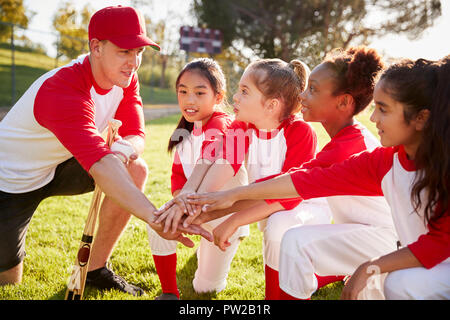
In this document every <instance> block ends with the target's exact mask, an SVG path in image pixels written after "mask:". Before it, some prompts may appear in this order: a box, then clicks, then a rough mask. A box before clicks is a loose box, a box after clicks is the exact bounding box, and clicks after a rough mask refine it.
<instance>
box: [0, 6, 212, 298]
mask: <svg viewBox="0 0 450 320" xmlns="http://www.w3.org/2000/svg"><path fill="white" fill-rule="evenodd" d="M146 46H150V47H152V48H154V49H156V50H159V49H160V48H159V46H158V45H157V44H156V43H155V42H154V41H152V40H151V39H150V38H149V37H147V34H146V28H145V22H144V19H143V17H142V15H141V14H140V13H139V12H138V11H137V10H135V9H134V8H131V7H122V6H114V7H107V8H104V9H101V10H99V11H97V12H96V13H95V14H94V15H93V16H92V18H91V21H90V23H89V47H90V53H89V54H86V55H83V56H80V57H79V58H78V59H76V60H73V61H72V62H71V63H69V64H68V65H66V66H64V67H61V68H57V69H55V70H52V71H49V72H48V73H46V74H44V75H43V76H41V77H40V78H39V79H38V80H36V81H35V82H34V83H33V84H32V85H31V87H30V88H29V89H28V90H27V91H26V92H25V94H24V95H23V96H22V97H21V99H20V100H19V101H18V102H17V103H16V104H15V105H14V107H13V108H12V109H11V110H10V112H9V113H8V114H7V115H6V117H5V118H4V119H3V121H2V122H1V123H0V145H1V148H0V159H1V162H0V285H2V284H11V283H20V282H21V279H22V270H23V259H24V257H25V236H26V232H27V228H28V225H29V222H30V220H31V217H32V215H33V213H34V211H35V210H36V208H37V207H38V205H39V203H40V202H41V201H42V200H43V199H45V198H47V197H50V196H54V195H72V194H81V193H85V192H89V191H92V190H93V187H94V181H95V183H96V184H98V185H99V187H100V188H101V190H102V191H103V192H104V193H105V195H106V197H105V199H104V201H103V203H102V206H101V209H100V213H99V226H98V230H97V234H96V236H95V238H94V243H93V246H92V250H91V259H90V264H89V270H90V272H88V276H87V284H90V285H92V286H95V287H98V288H101V289H103V288H105V289H110V288H115V289H119V290H121V291H124V292H128V293H131V294H133V295H141V294H142V293H143V290H142V289H140V288H139V287H137V286H134V285H131V284H128V283H127V282H126V281H125V280H124V279H122V278H121V277H119V276H118V275H116V274H114V272H113V271H112V270H110V269H108V268H107V267H106V264H107V261H108V259H109V257H110V256H111V253H112V250H113V248H114V246H115V244H116V242H117V240H118V239H119V237H120V235H121V233H122V231H123V230H124V228H125V226H126V225H127V223H128V221H129V219H130V213H131V214H133V215H134V216H136V217H138V218H140V219H142V220H143V221H145V222H146V223H149V224H150V225H151V226H152V227H153V228H155V230H157V231H160V230H161V229H159V226H158V225H156V224H154V223H153V221H154V215H153V212H154V211H155V210H156V208H155V207H154V206H153V204H152V203H150V201H149V200H148V199H147V198H146V196H145V195H144V194H143V192H142V191H143V189H144V185H145V182H146V178H147V165H146V163H145V161H144V160H142V159H141V158H140V157H139V156H140V155H141V154H142V152H143V149H144V137H145V134H144V116H143V110H142V100H141V97H140V95H139V82H138V78H137V70H138V68H139V66H140V64H141V59H142V53H143V51H144V49H145V47H146ZM112 118H115V119H118V120H120V121H121V122H122V126H121V127H120V129H119V136H120V137H119V140H118V141H116V142H115V143H114V144H113V145H112V146H111V149H110V148H109V147H108V146H107V145H106V144H105V141H104V139H103V138H102V136H101V133H102V132H104V131H105V129H107V124H108V120H110V119H112ZM187 231H190V232H192V233H199V234H201V233H202V232H203V230H201V229H198V228H197V229H191V230H187ZM162 235H163V236H164V237H167V238H172V239H173V238H175V239H177V240H179V241H180V242H182V243H184V244H186V245H193V243H192V241H190V239H188V238H186V237H184V236H183V235H182V234H181V232H179V233H177V234H175V235H173V234H162Z"/></svg>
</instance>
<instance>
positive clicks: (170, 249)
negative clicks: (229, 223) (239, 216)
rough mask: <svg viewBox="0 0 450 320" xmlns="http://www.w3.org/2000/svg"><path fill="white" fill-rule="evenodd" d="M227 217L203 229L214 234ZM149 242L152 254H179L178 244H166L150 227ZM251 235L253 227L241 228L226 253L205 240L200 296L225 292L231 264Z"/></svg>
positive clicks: (202, 242) (195, 282)
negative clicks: (242, 241) (240, 246)
mask: <svg viewBox="0 0 450 320" xmlns="http://www.w3.org/2000/svg"><path fill="white" fill-rule="evenodd" d="M228 217H229V216H225V217H222V218H219V219H216V220H213V221H209V222H207V223H205V224H203V225H202V226H203V227H204V228H205V229H206V230H208V231H210V232H212V230H213V229H214V228H215V227H216V226H218V225H219V224H220V223H222V222H223V221H224V220H226V219H227V218H228ZM147 233H148V239H149V243H150V248H151V251H152V254H154V255H160V256H166V255H170V254H174V253H176V249H177V241H175V240H166V239H164V238H162V237H161V236H159V235H158V233H156V232H155V231H154V230H153V229H152V228H150V227H149V226H148V225H147ZM249 233H250V228H249V226H242V227H240V228H239V229H238V230H237V231H236V232H235V233H234V234H233V236H232V237H231V238H230V240H229V241H230V243H231V246H230V247H228V248H227V250H226V251H225V252H223V251H221V250H220V249H219V248H218V247H216V245H214V243H213V242H209V241H208V240H205V239H203V238H202V239H201V240H200V245H199V247H198V249H197V265H198V267H197V271H196V272H195V276H194V280H193V286H194V290H195V291H196V292H197V293H202V292H210V291H216V292H220V291H222V290H223V289H225V287H226V284H227V277H228V271H229V270H230V266H231V262H232V260H233V258H234V255H235V253H236V251H237V249H238V247H239V243H240V241H241V238H242V237H245V236H248V235H249Z"/></svg>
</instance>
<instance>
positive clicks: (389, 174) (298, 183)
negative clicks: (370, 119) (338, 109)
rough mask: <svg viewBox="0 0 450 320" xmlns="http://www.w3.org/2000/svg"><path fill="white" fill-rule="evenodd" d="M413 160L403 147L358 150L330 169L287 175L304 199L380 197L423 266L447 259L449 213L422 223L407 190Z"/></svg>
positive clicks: (449, 253)
mask: <svg viewBox="0 0 450 320" xmlns="http://www.w3.org/2000/svg"><path fill="white" fill-rule="evenodd" d="M416 173H417V172H416V168H415V164H414V161H411V160H409V159H408V158H407V155H406V153H405V150H404V148H403V146H399V147H391V148H383V147H379V148H376V149H374V150H373V151H372V152H368V151H366V152H362V153H360V154H358V155H355V156H352V157H350V158H349V159H347V160H345V161H343V162H340V163H336V164H334V165H332V166H331V167H329V168H318V167H316V168H312V169H299V170H296V171H293V172H291V173H290V175H291V178H292V182H293V183H294V185H295V188H296V189H297V191H298V194H299V195H300V196H301V197H302V198H303V199H310V198H314V197H329V196H340V195H360V196H381V195H382V196H384V197H385V198H386V200H387V202H388V204H389V206H390V209H391V214H392V218H393V221H394V225H395V229H396V231H397V234H398V236H399V239H400V242H401V244H402V245H403V246H408V248H409V249H410V250H411V251H412V253H413V254H414V255H415V256H416V258H417V259H418V260H419V261H420V262H421V263H422V264H423V265H424V267H426V268H432V267H433V266H435V265H436V264H438V263H441V262H442V261H444V260H447V261H450V258H449V256H450V212H449V211H447V212H446V213H445V214H444V215H443V216H442V217H440V218H439V219H437V220H435V221H434V223H432V224H426V223H425V222H424V215H423V210H419V212H418V213H417V212H415V210H414V208H413V203H412V201H411V189H412V186H413V184H414V179H415V177H416Z"/></svg>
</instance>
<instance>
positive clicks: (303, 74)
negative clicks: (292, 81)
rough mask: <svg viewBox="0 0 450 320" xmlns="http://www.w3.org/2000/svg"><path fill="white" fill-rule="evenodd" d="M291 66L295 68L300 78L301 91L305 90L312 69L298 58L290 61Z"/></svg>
mask: <svg viewBox="0 0 450 320" xmlns="http://www.w3.org/2000/svg"><path fill="white" fill-rule="evenodd" d="M289 67H290V68H291V69H292V70H294V72H295V74H296V75H297V77H298V78H299V79H300V91H302V92H303V91H305V89H306V84H307V82H308V78H309V75H310V73H311V70H310V69H309V67H308V66H307V65H306V64H305V63H304V62H302V61H300V60H296V59H294V60H292V61H291V62H289Z"/></svg>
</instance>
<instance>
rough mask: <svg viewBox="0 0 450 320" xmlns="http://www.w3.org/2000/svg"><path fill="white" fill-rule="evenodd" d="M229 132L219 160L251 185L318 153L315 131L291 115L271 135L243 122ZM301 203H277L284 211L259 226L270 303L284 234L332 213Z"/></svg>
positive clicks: (317, 203) (318, 202)
mask: <svg viewBox="0 0 450 320" xmlns="http://www.w3.org/2000/svg"><path fill="white" fill-rule="evenodd" d="M231 129H234V130H233V131H232V132H233V135H231V134H227V137H226V141H225V148H224V151H223V154H222V158H224V159H226V160H227V161H228V162H229V163H230V164H231V165H232V167H233V169H234V171H235V172H237V170H239V168H241V166H244V167H245V168H246V170H247V173H248V180H249V182H250V183H252V182H255V181H258V180H259V179H263V178H265V177H267V176H271V175H274V174H279V173H283V172H287V171H288V170H289V169H291V168H294V167H300V166H301V165H302V164H303V163H305V162H308V161H310V160H311V159H313V158H314V156H315V153H316V150H317V137H316V134H315V132H314V130H313V129H312V128H311V126H310V125H309V124H307V123H306V122H304V121H303V120H302V119H301V118H300V117H298V116H294V115H292V116H290V117H289V118H288V119H286V120H284V121H283V122H282V123H281V124H280V125H279V127H278V128H277V129H275V130H271V131H265V130H258V129H257V128H256V127H255V126H254V125H252V124H250V125H246V124H244V123H242V122H236V124H235V125H234V126H232V127H231ZM229 136H232V139H228V138H229ZM229 141H233V143H229ZM226 145H228V146H230V145H233V146H234V148H227V147H226ZM300 202H301V201H299V200H298V199H293V200H291V201H280V203H281V205H282V206H283V208H284V209H285V210H281V211H278V212H276V213H274V214H272V215H271V216H270V217H269V218H268V219H264V220H262V221H260V222H259V228H260V230H261V231H262V232H263V234H264V237H263V239H264V240H263V257H264V264H265V275H266V298H267V299H271V298H270V295H271V293H272V291H273V290H272V286H273V285H272V283H273V282H274V281H275V282H276V284H275V286H278V275H277V274H276V273H277V270H278V261H279V249H280V243H281V239H282V236H283V234H284V233H285V232H286V230H288V229H289V228H291V227H293V226H296V225H306V224H322V223H330V221H331V212H330V209H329V207H328V204H327V203H326V201H325V199H313V200H308V201H304V202H302V203H300ZM227 250H228V249H227ZM274 270H275V271H274ZM274 274H275V275H274Z"/></svg>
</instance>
